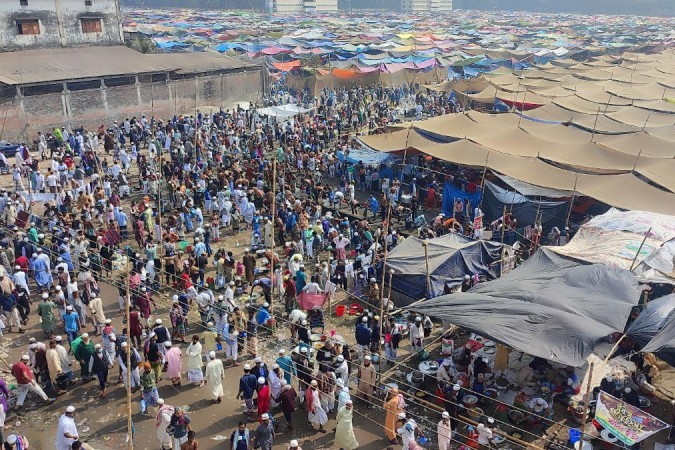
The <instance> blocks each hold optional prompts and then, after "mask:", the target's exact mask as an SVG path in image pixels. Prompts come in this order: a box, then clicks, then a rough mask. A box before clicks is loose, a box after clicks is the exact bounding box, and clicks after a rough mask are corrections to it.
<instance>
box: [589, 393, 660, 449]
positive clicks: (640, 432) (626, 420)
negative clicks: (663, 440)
mask: <svg viewBox="0 0 675 450" xmlns="http://www.w3.org/2000/svg"><path fill="white" fill-rule="evenodd" d="M595 420H596V421H597V422H598V423H600V425H602V426H603V427H604V428H606V429H607V430H609V431H610V432H611V433H612V434H614V435H615V436H616V437H617V438H619V440H620V441H621V442H623V443H624V444H626V445H629V446H630V445H634V444H635V443H636V442H640V441H642V440H643V439H645V438H647V437H649V436H651V435H652V434H654V433H658V432H659V431H661V430H663V429H664V428H668V424H667V423H665V422H663V421H662V420H659V419H657V418H656V417H654V416H652V415H651V414H647V413H646V412H644V411H643V410H641V409H640V408H636V407H635V406H631V405H629V404H628V403H625V402H623V401H621V400H619V399H618V398H616V397H612V396H611V395H609V394H607V393H606V392H602V391H600V395H599V396H598V403H597V406H596V408H595Z"/></svg>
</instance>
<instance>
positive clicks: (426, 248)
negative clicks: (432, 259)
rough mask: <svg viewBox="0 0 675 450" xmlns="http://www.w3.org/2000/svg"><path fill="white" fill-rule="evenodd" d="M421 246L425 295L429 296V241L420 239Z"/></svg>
mask: <svg viewBox="0 0 675 450" xmlns="http://www.w3.org/2000/svg"><path fill="white" fill-rule="evenodd" d="M422 246H423V247H424V264H425V265H426V271H427V292H426V295H425V297H426V298H429V292H430V291H431V278H430V274H429V242H428V241H426V240H425V241H422Z"/></svg>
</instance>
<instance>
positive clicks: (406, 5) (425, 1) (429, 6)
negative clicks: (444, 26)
mask: <svg viewBox="0 0 675 450" xmlns="http://www.w3.org/2000/svg"><path fill="white" fill-rule="evenodd" d="M401 10H402V11H403V12H410V13H444V12H448V11H452V0H401Z"/></svg>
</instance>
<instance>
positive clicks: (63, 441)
mask: <svg viewBox="0 0 675 450" xmlns="http://www.w3.org/2000/svg"><path fill="white" fill-rule="evenodd" d="M74 416H75V407H74V406H69V407H67V408H66V412H65V413H64V414H63V415H61V417H59V426H58V429H57V431H56V450H70V446H71V445H72V443H73V442H75V441H77V440H78V439H79V438H80V435H79V433H78V432H77V424H76V423H75V417H74Z"/></svg>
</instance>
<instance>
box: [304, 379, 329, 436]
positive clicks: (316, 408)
mask: <svg viewBox="0 0 675 450" xmlns="http://www.w3.org/2000/svg"><path fill="white" fill-rule="evenodd" d="M305 405H306V408H307V420H308V422H309V423H310V424H312V425H319V432H321V433H325V432H326V422H328V415H326V412H325V411H324V410H323V409H322V408H321V399H320V396H319V384H318V383H317V382H316V380H312V382H311V383H310V385H309V388H307V392H305Z"/></svg>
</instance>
